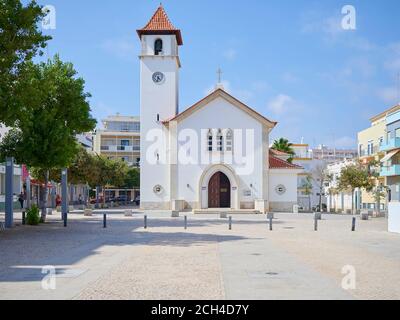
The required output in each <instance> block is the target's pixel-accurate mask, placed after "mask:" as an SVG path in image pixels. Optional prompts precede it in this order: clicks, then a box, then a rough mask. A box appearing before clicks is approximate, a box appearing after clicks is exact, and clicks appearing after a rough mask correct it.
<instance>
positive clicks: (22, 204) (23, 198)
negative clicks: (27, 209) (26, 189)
mask: <svg viewBox="0 0 400 320" xmlns="http://www.w3.org/2000/svg"><path fill="white" fill-rule="evenodd" d="M24 200H25V196H24V193H23V192H21V193H20V194H19V196H18V201H19V204H20V205H21V210H22V209H23V208H24Z"/></svg>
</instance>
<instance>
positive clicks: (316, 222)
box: [314, 216, 318, 231]
mask: <svg viewBox="0 0 400 320" xmlns="http://www.w3.org/2000/svg"><path fill="white" fill-rule="evenodd" d="M314 231H318V218H317V217H316V216H315V217H314Z"/></svg>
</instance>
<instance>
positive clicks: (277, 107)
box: [267, 94, 294, 115]
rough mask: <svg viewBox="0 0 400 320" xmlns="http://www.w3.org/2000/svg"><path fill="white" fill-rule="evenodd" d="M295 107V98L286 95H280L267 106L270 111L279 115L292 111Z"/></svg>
mask: <svg viewBox="0 0 400 320" xmlns="http://www.w3.org/2000/svg"><path fill="white" fill-rule="evenodd" d="M293 106H294V100H293V98H292V97H290V96H288V95H285V94H278V95H277V96H276V97H274V98H272V99H271V100H270V101H269V102H268V105H267V107H268V109H269V110H270V111H271V112H273V113H275V114H277V115H279V114H283V113H285V112H287V111H288V110H290V109H292V107H293Z"/></svg>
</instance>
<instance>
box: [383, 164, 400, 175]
mask: <svg viewBox="0 0 400 320" xmlns="http://www.w3.org/2000/svg"><path fill="white" fill-rule="evenodd" d="M399 175H400V164H394V165H392V166H383V167H382V168H381V177H392V176H399Z"/></svg>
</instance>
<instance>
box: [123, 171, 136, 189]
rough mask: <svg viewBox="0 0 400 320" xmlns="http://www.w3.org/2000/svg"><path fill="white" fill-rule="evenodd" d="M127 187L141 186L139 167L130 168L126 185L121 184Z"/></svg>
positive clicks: (125, 181)
mask: <svg viewBox="0 0 400 320" xmlns="http://www.w3.org/2000/svg"><path fill="white" fill-rule="evenodd" d="M121 187H123V188H127V189H133V188H139V187H140V170H139V169H137V168H129V169H128V171H127V173H126V177H125V180H124V185H123V186H121Z"/></svg>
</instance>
